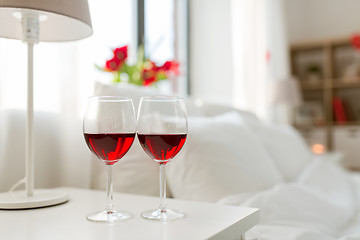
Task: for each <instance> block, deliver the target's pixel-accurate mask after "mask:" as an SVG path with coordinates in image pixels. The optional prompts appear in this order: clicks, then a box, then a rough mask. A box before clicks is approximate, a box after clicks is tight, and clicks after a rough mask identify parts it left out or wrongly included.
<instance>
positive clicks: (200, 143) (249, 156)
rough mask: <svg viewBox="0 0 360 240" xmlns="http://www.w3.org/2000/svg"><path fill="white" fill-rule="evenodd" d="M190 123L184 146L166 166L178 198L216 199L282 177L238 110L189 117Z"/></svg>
mask: <svg viewBox="0 0 360 240" xmlns="http://www.w3.org/2000/svg"><path fill="white" fill-rule="evenodd" d="M188 124H189V130H188V137H187V140H186V142H185V145H184V148H183V149H182V150H181V151H180V153H179V156H178V157H176V158H175V159H174V160H173V161H171V162H170V163H169V166H168V169H167V179H168V185H169V187H170V189H171V192H172V194H173V196H174V197H175V198H181V199H188V200H198V201H208V202H215V201H217V200H219V199H221V198H223V197H225V196H227V195H230V194H236V193H241V192H250V191H258V190H263V189H267V188H270V187H272V186H273V185H275V184H277V183H279V182H281V181H282V178H281V175H280V173H279V172H278V171H277V169H276V168H275V166H274V165H273V163H272V162H271V160H270V159H269V157H268V156H267V154H266V152H265V149H264V148H263V146H262V145H261V144H260V143H259V141H258V139H257V138H256V137H254V135H253V133H252V132H251V131H250V129H248V127H247V126H246V125H245V124H243V123H242V119H241V116H240V115H239V114H238V113H236V112H232V113H227V114H223V115H219V116H217V117H213V118H204V117H201V118H200V117H197V118H189V119H188Z"/></svg>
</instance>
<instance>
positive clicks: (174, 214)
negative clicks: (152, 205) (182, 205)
mask: <svg viewBox="0 0 360 240" xmlns="http://www.w3.org/2000/svg"><path fill="white" fill-rule="evenodd" d="M141 216H142V217H143V218H146V219H150V220H160V221H171V220H176V219H180V218H184V217H185V214H184V213H182V212H180V211H176V210H171V209H168V208H165V209H159V208H158V209H155V210H148V211H145V212H142V213H141Z"/></svg>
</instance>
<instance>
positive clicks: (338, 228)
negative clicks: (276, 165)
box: [220, 159, 360, 240]
mask: <svg viewBox="0 0 360 240" xmlns="http://www.w3.org/2000/svg"><path fill="white" fill-rule="evenodd" d="M359 196H360V177H359V176H354V175H353V174H351V173H349V172H347V171H345V170H343V169H342V168H340V167H339V166H338V165H337V164H336V163H334V162H332V161H329V160H325V159H316V160H314V162H313V163H311V164H310V166H308V167H307V168H306V170H305V171H304V172H303V173H302V174H301V175H300V178H299V179H298V180H297V181H296V182H290V183H282V184H279V185H276V186H274V187H273V188H271V189H269V190H267V191H262V192H257V193H245V194H238V195H232V196H228V197H226V198H224V199H222V200H220V203H223V204H232V205H240V206H247V207H256V208H260V216H261V217H260V218H261V220H260V224H258V225H257V226H256V227H254V228H252V229H251V230H249V231H248V233H247V235H246V236H247V239H259V240H283V239H284V240H285V239H286V240H360V217H359V214H358V208H359V199H360V198H359Z"/></svg>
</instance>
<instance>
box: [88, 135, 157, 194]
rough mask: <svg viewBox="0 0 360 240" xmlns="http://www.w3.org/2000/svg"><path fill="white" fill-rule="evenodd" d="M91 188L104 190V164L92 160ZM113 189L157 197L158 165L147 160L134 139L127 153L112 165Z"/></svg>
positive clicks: (147, 157) (149, 159)
mask: <svg viewBox="0 0 360 240" xmlns="http://www.w3.org/2000/svg"><path fill="white" fill-rule="evenodd" d="M91 175H92V177H91V188H93V189H102V190H103V189H105V186H106V185H105V184H106V171H105V165H104V163H103V162H102V161H101V160H99V159H98V158H96V157H93V158H92V174H91ZM113 188H114V191H116V192H123V193H132V194H141V195H151V196H159V164H157V163H156V162H155V161H154V160H152V159H151V158H149V156H148V155H147V154H146V153H145V152H144V150H143V149H142V148H141V146H140V144H139V141H138V139H137V138H135V141H134V143H133V145H132V146H131V148H130V150H129V152H128V153H127V154H125V156H124V157H123V158H122V159H120V160H119V162H117V163H115V164H114V165H113Z"/></svg>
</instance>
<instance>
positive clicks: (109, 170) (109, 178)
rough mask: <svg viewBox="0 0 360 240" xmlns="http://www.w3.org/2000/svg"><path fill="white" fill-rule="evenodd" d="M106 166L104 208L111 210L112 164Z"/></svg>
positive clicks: (112, 207)
mask: <svg viewBox="0 0 360 240" xmlns="http://www.w3.org/2000/svg"><path fill="white" fill-rule="evenodd" d="M105 166H106V208H105V210H107V211H111V210H113V209H114V206H113V182H112V166H111V165H105Z"/></svg>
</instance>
